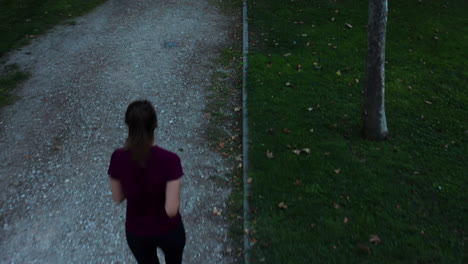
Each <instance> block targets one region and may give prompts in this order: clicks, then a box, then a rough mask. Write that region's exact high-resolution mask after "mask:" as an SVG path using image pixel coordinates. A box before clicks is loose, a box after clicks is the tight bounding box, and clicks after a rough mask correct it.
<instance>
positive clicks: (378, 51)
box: [363, 0, 388, 140]
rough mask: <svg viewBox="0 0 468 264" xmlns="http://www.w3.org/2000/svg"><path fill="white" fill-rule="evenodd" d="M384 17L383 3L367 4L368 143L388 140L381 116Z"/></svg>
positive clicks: (377, 0) (371, 1) (381, 0)
mask: <svg viewBox="0 0 468 264" xmlns="http://www.w3.org/2000/svg"><path fill="white" fill-rule="evenodd" d="M387 16H388V3H387V0H369V23H368V38H367V79H366V86H365V98H364V118H363V119H364V120H363V121H364V122H363V123H364V127H363V134H364V138H366V139H370V140H385V139H387V136H388V128H387V119H386V116H385V33H386V28H387Z"/></svg>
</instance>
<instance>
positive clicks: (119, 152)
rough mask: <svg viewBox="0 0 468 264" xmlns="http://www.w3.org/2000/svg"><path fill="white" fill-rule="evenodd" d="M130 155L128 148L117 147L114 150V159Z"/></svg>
mask: <svg viewBox="0 0 468 264" xmlns="http://www.w3.org/2000/svg"><path fill="white" fill-rule="evenodd" d="M127 155H128V150H126V149H125V148H116V149H115V150H114V152H112V159H122V158H124V157H126V156H127Z"/></svg>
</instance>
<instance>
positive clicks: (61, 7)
mask: <svg viewBox="0 0 468 264" xmlns="http://www.w3.org/2000/svg"><path fill="white" fill-rule="evenodd" d="M103 2H105V0H87V1H75V0H0V21H2V23H1V25H0V40H1V41H0V56H2V55H3V54H5V53H6V52H7V51H9V50H11V49H12V48H15V47H18V46H21V45H24V44H26V43H28V42H29V41H30V40H31V39H32V38H35V37H36V36H37V35H38V34H42V33H44V32H45V31H47V30H48V29H50V28H52V27H53V26H55V25H57V24H59V23H61V22H63V21H66V20H69V19H71V18H73V17H76V16H79V15H83V14H84V13H86V12H88V11H90V10H92V9H93V8H94V7H96V6H97V5H99V4H101V3H103ZM69 24H70V25H73V21H71V22H69Z"/></svg>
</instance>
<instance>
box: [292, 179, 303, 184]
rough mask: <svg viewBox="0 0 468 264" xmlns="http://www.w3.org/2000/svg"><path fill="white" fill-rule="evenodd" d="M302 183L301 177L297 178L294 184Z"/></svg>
mask: <svg viewBox="0 0 468 264" xmlns="http://www.w3.org/2000/svg"><path fill="white" fill-rule="evenodd" d="M301 184H302V180H301V179H297V180H296V181H295V182H294V185H301Z"/></svg>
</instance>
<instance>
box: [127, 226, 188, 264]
mask: <svg viewBox="0 0 468 264" xmlns="http://www.w3.org/2000/svg"><path fill="white" fill-rule="evenodd" d="M125 234H126V236H127V242H128V246H129V247H130V250H131V251H132V253H133V255H134V256H135V258H136V260H137V262H138V263H139V264H147V263H151V264H154V263H156V264H159V259H158V255H157V253H156V249H157V248H158V247H159V248H161V249H162V250H163V252H164V258H165V260H166V264H181V263H182V253H183V252H184V247H185V229H184V225H183V224H181V225H180V227H178V228H177V229H176V230H174V231H172V232H171V233H169V234H167V235H162V236H150V237H143V236H135V235H132V234H130V233H128V232H125Z"/></svg>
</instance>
